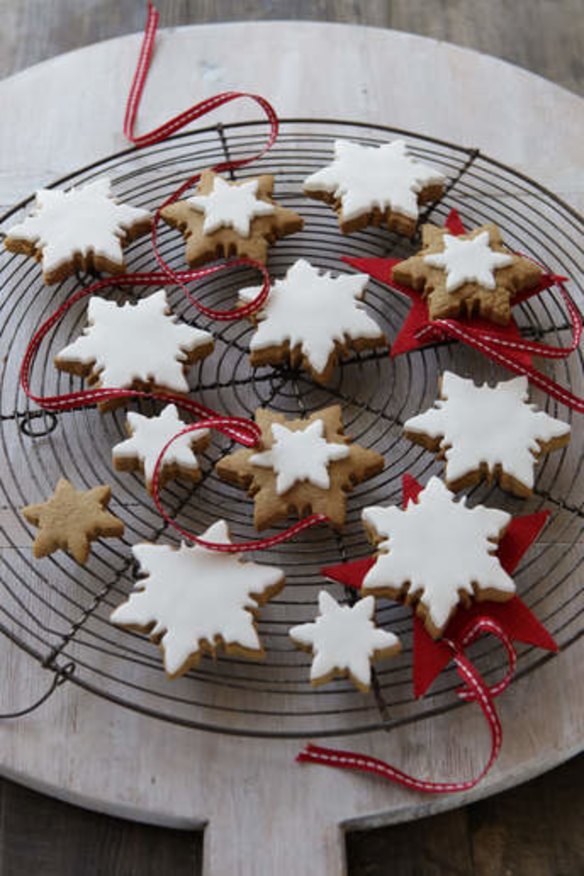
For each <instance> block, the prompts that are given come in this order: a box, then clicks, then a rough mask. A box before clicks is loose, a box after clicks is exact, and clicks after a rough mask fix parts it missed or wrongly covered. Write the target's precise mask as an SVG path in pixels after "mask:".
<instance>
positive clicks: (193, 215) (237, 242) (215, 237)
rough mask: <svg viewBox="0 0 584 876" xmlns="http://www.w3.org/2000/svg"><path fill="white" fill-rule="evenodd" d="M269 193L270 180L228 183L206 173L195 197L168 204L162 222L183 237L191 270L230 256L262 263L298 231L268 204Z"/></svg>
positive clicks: (291, 215) (294, 218)
mask: <svg viewBox="0 0 584 876" xmlns="http://www.w3.org/2000/svg"><path fill="white" fill-rule="evenodd" d="M273 188H274V177H273V176H271V175H264V176H260V177H258V178H257V179H251V180H246V181H245V182H227V180H224V179H222V177H220V176H217V175H216V174H215V173H213V171H211V170H206V171H204V172H203V173H202V174H201V180H200V182H199V185H198V186H197V190H196V194H195V195H192V196H191V197H190V198H186V199H185V200H184V201H177V202H176V203H174V204H169V206H168V207H165V208H164V209H163V210H162V212H161V216H162V218H163V219H164V220H165V222H167V223H168V224H169V225H171V226H172V227H173V228H178V229H179V230H180V231H182V233H183V235H184V238H185V242H186V252H185V258H186V261H187V262H188V264H189V265H190V266H191V267H192V268H194V267H197V266H198V265H201V264H204V263H205V262H208V261H212V260H213V259H217V258H227V257H228V256H232V255H236V256H238V257H240V258H250V259H254V260H255V261H258V262H265V261H266V259H267V255H268V246H270V245H271V244H273V243H275V242H276V241H277V240H279V239H280V238H281V237H286V236H287V235H288V234H293V233H294V232H295V231H300V229H301V228H302V225H303V221H302V217H301V216H299V215H298V213H295V212H294V211H293V210H288V209H286V208H285V207H281V206H280V205H279V204H278V203H277V202H276V201H275V200H274V199H273V198H272V191H273Z"/></svg>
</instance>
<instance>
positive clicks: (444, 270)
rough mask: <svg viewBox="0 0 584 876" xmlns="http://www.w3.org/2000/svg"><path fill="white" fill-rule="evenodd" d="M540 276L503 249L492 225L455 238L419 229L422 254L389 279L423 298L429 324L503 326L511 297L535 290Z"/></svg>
mask: <svg viewBox="0 0 584 876" xmlns="http://www.w3.org/2000/svg"><path fill="white" fill-rule="evenodd" d="M542 273H543V272H542V270H541V268H539V267H538V266H537V265H536V264H534V262H532V261H530V260H529V259H527V258H524V257H523V256H520V255H516V254H515V253H513V252H511V250H509V249H507V247H506V246H504V244H503V242H502V240H501V234H500V231H499V229H498V228H497V226H496V225H493V224H491V223H487V224H486V225H482V226H481V227H480V228H476V229H475V230H474V231H471V232H469V233H468V234H461V235H454V234H450V232H449V231H448V230H447V229H445V228H438V227H437V226H435V225H423V226H422V249H421V250H420V252H419V253H418V254H417V255H415V256H412V257H411V258H409V259H406V260H405V261H403V262H399V263H398V264H397V265H395V266H394V268H393V278H394V280H396V281H397V282H398V283H402V284H403V285H404V286H410V287H411V288H412V289H417V290H418V291H420V292H422V293H423V294H424V296H425V297H426V299H427V302H428V315H429V317H430V319H446V318H453V317H454V318H455V317H457V316H472V315H473V314H475V313H476V314H477V315H478V316H480V317H483V318H484V319H489V320H491V322H496V323H499V324H500V325H507V323H508V322H509V319H510V317H511V304H512V301H513V297H514V296H515V295H517V294H518V293H519V292H523V291H524V290H525V289H530V288H532V287H533V286H536V285H537V283H538V282H539V280H540V279H541V277H542Z"/></svg>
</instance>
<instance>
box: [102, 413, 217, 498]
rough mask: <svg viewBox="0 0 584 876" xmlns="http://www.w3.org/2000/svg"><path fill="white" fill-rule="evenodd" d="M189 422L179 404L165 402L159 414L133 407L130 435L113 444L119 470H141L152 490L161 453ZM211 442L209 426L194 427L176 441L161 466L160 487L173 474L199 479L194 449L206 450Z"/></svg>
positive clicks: (199, 474) (199, 473) (129, 419)
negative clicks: (204, 427) (179, 413)
mask: <svg viewBox="0 0 584 876" xmlns="http://www.w3.org/2000/svg"><path fill="white" fill-rule="evenodd" d="M186 425H187V424H186V423H184V422H183V420H181V418H180V417H179V415H178V411H177V409H176V405H166V407H165V408H163V410H162V411H161V412H160V414H159V415H158V416H156V417H145V416H144V415H143V414H138V413H136V412H135V411H130V412H129V413H128V416H127V420H126V427H127V430H128V432H129V434H130V437H129V438H128V439H126V441H122V442H120V444H116V445H115V447H113V448H112V459H113V463H114V468H116V469H117V470H118V471H136V470H139V471H141V472H142V473H143V474H144V481H145V483H146V489H147V490H148V492H149V493H151V492H152V479H153V477H154V468H155V466H156V461H157V459H158V457H159V455H160V453H161V452H162V450H163V449H164V447H166V444H167V443H168V442H169V441H170V439H171V438H173V437H174V436H175V435H178V433H179V432H181V431H182V430H183V429H184V428H185V427H186ZM208 443H209V430H208V429H195V430H193V431H192V432H188V433H187V434H186V435H181V436H180V438H177V439H176V441H173V443H172V444H171V445H170V447H169V448H168V450H167V451H166V453H165V454H164V458H163V460H162V463H161V465H160V468H159V476H158V487H159V489H162V487H163V486H164V485H165V484H166V483H168V481H170V480H173V479H174V478H187V479H188V480H189V481H191V482H192V483H197V481H199V480H200V479H201V468H200V466H199V460H198V459H197V456H196V453H195V451H201V450H204V449H205V447H207V445H208Z"/></svg>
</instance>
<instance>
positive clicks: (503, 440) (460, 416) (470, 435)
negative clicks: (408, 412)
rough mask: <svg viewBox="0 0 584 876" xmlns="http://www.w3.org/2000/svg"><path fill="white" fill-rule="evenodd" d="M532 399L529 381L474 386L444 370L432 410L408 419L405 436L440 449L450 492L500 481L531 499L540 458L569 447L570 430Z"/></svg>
mask: <svg viewBox="0 0 584 876" xmlns="http://www.w3.org/2000/svg"><path fill="white" fill-rule="evenodd" d="M528 398H529V394H528V383H527V377H515V378H513V379H512V380H507V381H504V382H502V383H497V384H495V386H493V387H491V386H488V385H487V384H483V385H482V386H475V384H474V383H473V381H472V380H466V379H465V378H463V377H458V376H457V375H456V374H452V373H451V372H449V371H445V372H444V374H443V375H442V379H441V382H440V394H439V398H438V400H437V401H436V402H435V403H434V407H433V408H430V409H429V410H428V411H425V412H424V413H423V414H418V415H417V416H415V417H410V419H409V420H406V422H405V424H404V431H405V435H406V437H407V438H409V439H410V440H411V441H416V442H417V443H418V444H422V445H423V446H424V447H426V448H427V449H428V450H439V451H440V457H441V458H444V459H445V460H446V470H445V476H446V483H447V485H448V486H449V487H450V489H452V490H461V489H464V488H465V487H469V486H472V484H475V483H477V482H478V481H480V480H481V478H483V477H485V478H487V479H488V480H491V479H492V478H494V477H496V478H498V480H499V483H500V484H501V486H502V487H503V489H505V490H509V491H510V492H512V493H514V494H515V495H517V496H529V495H531V491H532V489H533V484H534V468H535V463H536V462H537V460H538V458H539V456H540V455H541V454H542V453H547V452H549V451H551V450H555V449H556V448H559V447H563V446H564V445H565V444H567V443H568V441H569V440H570V426H569V425H568V424H567V423H563V422H562V421H561V420H556V419H554V417H550V416H549V414H546V413H545V412H544V411H539V410H538V409H537V407H536V406H535V405H533V404H529V403H528Z"/></svg>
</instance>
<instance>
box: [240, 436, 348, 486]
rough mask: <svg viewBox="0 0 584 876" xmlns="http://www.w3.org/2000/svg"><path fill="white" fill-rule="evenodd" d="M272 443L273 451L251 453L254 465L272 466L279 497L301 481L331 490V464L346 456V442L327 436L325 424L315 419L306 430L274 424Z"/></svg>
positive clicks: (251, 461) (251, 460)
mask: <svg viewBox="0 0 584 876" xmlns="http://www.w3.org/2000/svg"><path fill="white" fill-rule="evenodd" d="M272 438H273V444H272V447H271V449H270V450H264V451H263V452H262V453H254V455H253V456H250V459H249V461H250V463H251V464H252V465H259V466H260V468H273V469H274V472H275V474H276V492H277V494H278V495H279V496H281V495H283V493H286V492H287V491H288V490H289V489H290V487H293V486H294V484H296V483H299V482H301V481H308V482H309V483H311V484H314V486H315V487H320V489H321V490H328V489H329V487H330V485H331V480H330V476H329V472H328V467H329V464H330V463H331V462H333V461H334V460H336V459H346V458H347V456H348V455H349V448H348V447H347V445H346V444H337V443H336V442H329V441H327V440H326V439H325V437H324V423H323V421H322V420H313V422H312V423H310V424H309V425H308V426H307V427H306V429H302V430H292V429H288V428H286V426H282V425H281V424H280V423H272Z"/></svg>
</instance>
